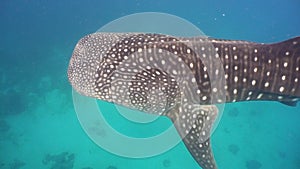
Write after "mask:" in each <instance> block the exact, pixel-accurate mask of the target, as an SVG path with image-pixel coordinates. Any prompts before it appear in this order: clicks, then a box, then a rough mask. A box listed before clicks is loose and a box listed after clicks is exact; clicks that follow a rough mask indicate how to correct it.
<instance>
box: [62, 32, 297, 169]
mask: <svg viewBox="0 0 300 169" xmlns="http://www.w3.org/2000/svg"><path fill="white" fill-rule="evenodd" d="M218 61H219V62H218ZM218 63H219V64H218ZM299 69H300V37H296V38H293V39H290V40H287V41H283V42H280V43H275V44H259V43H253V42H247V41H233V40H220V39H212V38H206V37H192V38H178V37H172V36H167V35H162V34H144V33H94V34H90V35H87V36H85V37H83V38H82V39H81V40H80V41H79V42H78V43H77V45H76V47H75V49H74V52H73V55H72V58H71V60H70V64H69V68H68V78H69V81H70V83H71V85H72V87H73V88H74V89H75V90H76V91H77V92H79V93H80V94H82V95H86V96H90V97H94V98H97V99H100V100H104V101H108V102H113V103H115V104H119V105H122V106H125V107H129V108H132V109H138V110H140V111H143V112H146V113H153V114H159V115H163V116H168V117H169V118H170V119H171V120H172V121H173V123H174V125H175V127H176V129H177V131H178V132H179V134H180V136H181V137H182V139H183V141H184V143H185V145H186V147H187V149H188V150H189V152H190V153H191V155H192V156H193V157H194V159H195V160H196V161H197V163H198V164H199V166H201V167H202V168H203V169H216V168H217V165H216V162H215V160H214V157H213V153H212V150H211V145H210V130H211V126H212V125H213V123H214V120H215V118H216V117H217V115H218V110H217V108H216V107H215V106H213V105H214V104H217V103H228V102H238V101H251V100H269V101H279V102H281V103H284V104H287V105H295V104H296V102H297V101H298V100H299V98H300V84H299V83H300V82H299V81H300V70H299Z"/></svg>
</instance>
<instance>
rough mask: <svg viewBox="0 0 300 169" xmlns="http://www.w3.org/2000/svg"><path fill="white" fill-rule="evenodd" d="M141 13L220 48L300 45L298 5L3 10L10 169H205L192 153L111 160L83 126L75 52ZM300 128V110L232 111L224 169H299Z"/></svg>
mask: <svg viewBox="0 0 300 169" xmlns="http://www.w3.org/2000/svg"><path fill="white" fill-rule="evenodd" d="M136 12H165V13H170V14H173V15H177V16H179V17H182V18H185V19H187V20H188V21H190V22H192V23H193V24H195V25H196V26H197V27H199V28H200V29H201V30H202V31H203V32H204V33H205V34H206V35H208V36H211V37H215V38H223V39H239V40H249V41H255V42H263V43H271V42H278V41H282V40H286V39H288V38H292V37H295V36H299V35H300V1H299V0H285V1H282V0H264V1H261V0H252V1H238V0H227V1H225V0H211V1H204V0H203V1H202V0H193V1H192V0H185V1H180V0H161V1H158V0H157V1H150V0H127V1H126V0H111V1H109V0H107V1H106V0H73V1H71V0H59V1H50V0H2V1H1V3H0V19H1V26H0V34H1V36H0V37H1V41H0V57H1V61H0V168H1V169H71V168H74V169H140V168H144V169H156V168H157V169H200V167H199V166H198V164H197V163H196V162H195V161H194V159H193V158H192V156H191V155H190V154H189V152H188V151H187V149H186V148H185V146H184V144H183V143H180V144H178V145H177V146H175V147H174V148H173V149H171V150H170V151H168V152H166V153H163V154H160V155H158V156H154V157H151V158H143V159H131V158H124V157H120V156H116V155H114V154H111V153H109V152H107V151H105V150H103V149H102V148H100V147H99V146H97V145H96V144H95V143H94V142H93V141H91V140H90V139H89V137H88V136H87V135H86V134H85V132H84V131H83V129H82V128H81V126H80V123H79V121H78V119H77V116H76V113H75V110H74V107H73V102H72V88H71V86H70V84H69V83H68V80H67V74H66V73H67V66H68V62H69V59H70V57H71V55H72V51H73V48H74V46H75V44H76V43H77V41H78V40H79V39H80V38H81V37H83V36H84V35H86V34H89V33H93V32H95V31H97V30H98V29H99V28H100V27H101V26H103V25H105V24H106V23H108V22H110V21H112V20H114V19H117V18H119V17H122V16H125V15H129V14H132V13H136ZM170 29H172V28H170ZM99 104H100V105H99V106H100V107H102V108H103V109H106V107H105V106H107V113H110V111H112V110H111V109H110V108H111V107H112V106H111V105H110V104H108V103H101V102H100V103H99ZM101 104H102V105H101ZM299 119H300V104H299V103H298V105H297V106H296V107H289V106H286V105H283V104H280V103H277V102H242V103H234V104H226V106H225V110H224V113H223V116H222V119H221V121H220V124H219V126H218V128H217V129H216V131H215V132H214V133H213V135H212V146H213V151H214V154H215V158H216V161H217V164H218V166H219V168H220V169H283V168H284V169H298V168H300V144H299V142H300V133H299V131H300V123H299ZM111 122H112V123H118V119H117V118H116V119H113V120H111ZM162 123H169V121H167V120H166V121H162ZM162 125H164V124H162ZM126 127H129V128H127V129H128V130H129V131H130V130H131V128H130V126H122V128H123V129H124V128H126ZM155 129H156V128H152V130H155Z"/></svg>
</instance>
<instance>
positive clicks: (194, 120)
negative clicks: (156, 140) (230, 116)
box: [171, 105, 218, 169]
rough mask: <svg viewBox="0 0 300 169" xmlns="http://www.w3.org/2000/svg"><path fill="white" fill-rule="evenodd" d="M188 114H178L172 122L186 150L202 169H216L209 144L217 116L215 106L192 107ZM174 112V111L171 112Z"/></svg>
mask: <svg viewBox="0 0 300 169" xmlns="http://www.w3.org/2000/svg"><path fill="white" fill-rule="evenodd" d="M187 107H191V109H192V110H191V111H190V113H186V112H180V111H183V110H187V109H185V108H181V109H178V111H179V113H178V116H177V119H176V120H174V119H172V118H171V119H172V121H173V122H174V125H175V127H176V129H177V131H178V132H179V134H180V136H181V137H182V138H183V142H184V144H185V145H186V147H187V149H188V150H189V152H190V153H191V155H192V156H193V158H194V159H195V160H196V161H197V163H198V164H199V165H200V166H201V167H202V168H203V169H217V165H216V162H215V159H214V156H213V152H212V149H211V144H210V134H211V128H212V126H213V123H214V121H215V119H216V117H217V114H218V108H217V107H216V106H215V105H192V106H187ZM173 111H174V110H173Z"/></svg>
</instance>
